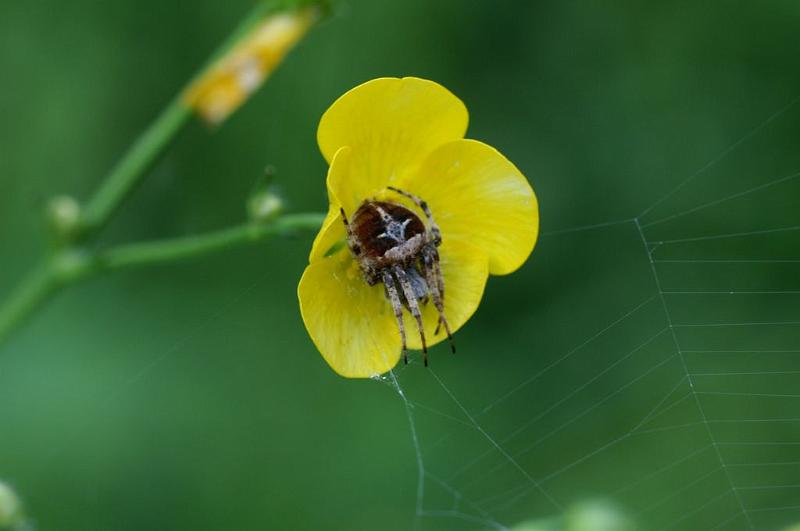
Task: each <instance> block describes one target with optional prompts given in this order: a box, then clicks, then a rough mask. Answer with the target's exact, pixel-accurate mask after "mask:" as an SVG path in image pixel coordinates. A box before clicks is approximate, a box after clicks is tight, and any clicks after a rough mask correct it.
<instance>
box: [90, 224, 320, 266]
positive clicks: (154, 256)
mask: <svg viewBox="0 0 800 531" xmlns="http://www.w3.org/2000/svg"><path fill="white" fill-rule="evenodd" d="M323 219H325V216H324V215H323V214H317V213H304V214H288V215H285V216H281V217H279V218H277V219H276V220H275V221H274V222H272V223H268V224H263V223H247V224H244V225H239V226H236V227H231V228H228V229H222V230H218V231H215V232H209V233H206V234H200V235H195V236H186V237H183V238H172V239H168V240H160V241H153V242H143V243H133V244H127V245H120V246H118V247H115V248H112V249H110V250H108V251H106V252H104V253H101V254H100V255H99V256H97V259H96V266H97V267H96V270H100V271H111V270H118V269H126V268H130V267H138V266H147V265H153V264H159V263H164V262H175V261H178V260H185V259H187V258H196V257H199V256H203V255H207V254H212V253H215V252H220V251H225V250H227V249H231V248H234V247H238V246H241V245H246V244H249V243H256V242H259V241H262V240H264V239H266V238H268V237H270V236H283V235H287V234H293V233H295V232H297V231H303V230H319V228H320V226H321V225H322V221H323Z"/></svg>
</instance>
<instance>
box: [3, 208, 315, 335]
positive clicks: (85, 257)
mask: <svg viewBox="0 0 800 531" xmlns="http://www.w3.org/2000/svg"><path fill="white" fill-rule="evenodd" d="M324 219H325V215H324V214H317V213H302V214H287V215H285V216H281V217H278V218H276V219H275V220H274V221H272V222H269V223H256V222H250V223H245V224H242V225H238V226H235V227H231V228H227V229H221V230H218V231H214V232H208V233H206V234H200V235H195V236H185V237H182V238H171V239H166V240H157V241H152V242H142V243H132V244H126V245H120V246H118V247H113V248H111V249H109V250H107V251H104V252H101V253H98V254H95V255H91V254H86V253H81V252H79V251H75V250H74V249H69V248H67V249H64V250H62V251H59V252H57V253H56V254H54V255H53V256H52V258H51V259H50V260H49V261H47V262H45V264H44V265H42V266H40V267H39V268H37V269H34V270H33V271H32V272H31V273H30V274H29V275H28V277H27V278H25V279H24V280H23V281H22V283H21V284H20V285H19V286H18V287H17V288H16V290H15V291H13V292H12V293H11V295H10V296H9V297H8V298H7V299H6V300H5V301H4V302H3V303H2V304H0V344H2V343H3V342H4V341H5V340H6V339H8V337H9V336H10V334H11V332H12V331H14V330H15V329H16V328H17V327H19V326H20V325H21V324H22V323H23V322H24V321H25V320H26V319H27V318H28V317H30V315H31V314H32V313H33V312H34V310H36V309H37V308H38V307H39V306H40V305H41V304H43V303H44V302H45V301H46V300H47V299H48V298H49V297H50V296H52V295H53V294H54V293H55V292H56V291H57V290H58V289H59V288H60V287H63V286H67V285H70V284H74V283H76V282H78V281H80V280H82V279H85V278H87V277H91V276H96V275H98V274H100V273H105V272H109V271H117V270H120V269H128V268H134V267H143V266H149V265H156V264H163V263H168V262H176V261H179V260H185V259H189V258H197V257H200V256H204V255H208V254H213V253H216V252H221V251H226V250H228V249H232V248H234V247H239V246H242V245H246V244H250V243H257V242H260V241H263V240H265V239H267V238H269V237H270V236H283V235H289V234H294V233H296V232H300V231H315V230H319V228H320V226H321V225H322V221H323V220H324Z"/></svg>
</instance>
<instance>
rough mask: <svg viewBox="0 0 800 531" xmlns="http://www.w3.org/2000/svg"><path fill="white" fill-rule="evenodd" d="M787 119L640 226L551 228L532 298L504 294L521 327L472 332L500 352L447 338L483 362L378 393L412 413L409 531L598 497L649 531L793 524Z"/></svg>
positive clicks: (792, 164)
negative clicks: (775, 143) (485, 336)
mask: <svg viewBox="0 0 800 531" xmlns="http://www.w3.org/2000/svg"><path fill="white" fill-rule="evenodd" d="M798 107H800V105H798V99H795V100H793V101H791V102H789V103H788V104H787V105H786V106H784V107H783V108H781V109H779V110H777V111H776V112H775V113H774V114H772V115H771V116H769V117H768V118H767V119H765V120H764V121H763V122H762V123H759V124H757V125H756V126H755V127H754V128H753V129H751V130H750V131H747V132H746V134H744V135H743V136H742V137H741V138H739V139H738V140H736V141H735V142H733V143H732V144H730V146H729V147H728V148H727V149H725V150H724V151H723V152H721V153H719V154H718V155H717V156H716V157H714V158H712V159H711V160H710V161H709V162H708V163H707V164H705V165H704V166H702V167H700V168H699V169H698V170H697V171H696V172H694V173H693V174H691V175H689V176H687V177H686V178H685V179H684V180H683V181H679V180H678V179H676V181H678V184H677V185H675V186H674V187H673V188H672V189H669V190H667V191H665V192H664V194H663V195H662V196H660V197H658V198H657V199H655V200H653V201H652V202H651V203H650V204H647V205H644V206H643V207H642V208H643V209H642V211H641V212H640V213H638V215H636V216H635V217H632V218H630V219H622V220H613V221H610V222H603V223H598V224H592V225H588V226H581V227H574V228H568V229H563V230H557V231H551V232H545V233H544V234H543V236H542V239H541V241H540V243H539V246H538V248H537V256H536V257H535V258H534V260H535V261H536V262H537V266H536V267H538V271H536V273H535V274H537V275H540V276H541V277H543V279H542V280H541V284H540V286H541V290H540V293H539V294H535V295H533V298H532V299H531V300H530V301H528V300H523V299H522V298H520V297H519V296H518V297H515V296H514V295H513V286H511V288H505V287H502V288H501V289H502V290H503V293H501V294H500V296H498V300H499V299H500V298H501V297H504V298H508V299H510V300H511V306H512V307H511V309H510V310H509V311H510V313H512V314H514V313H515V312H516V314H517V315H518V317H517V318H513V317H509V318H506V317H505V316H502V317H501V316H489V317H487V318H485V319H486V320H487V322H489V323H491V326H492V327H494V329H495V330H499V331H500V333H501V334H505V339H504V341H503V345H500V346H497V345H493V344H491V343H488V342H481V338H479V337H472V336H470V335H469V332H468V331H467V332H462V334H460V338H459V339H460V340H461V341H460V342H461V344H462V345H463V344H467V345H468V346H467V347H466V348H467V349H473V348H477V349H480V350H481V356H480V357H479V360H482V361H475V359H473V358H478V357H477V356H470V357H469V358H470V359H465V357H460V358H459V359H458V362H457V363H448V362H446V360H444V361H445V362H444V363H442V362H441V358H440V359H439V360H437V359H436V357H435V356H434V358H433V364H432V368H431V369H429V370H422V369H421V367H419V366H416V365H419V364H418V363H414V362H412V364H411V365H409V366H408V367H400V368H398V369H396V370H395V371H394V372H392V373H390V374H388V375H387V376H385V377H382V378H380V379H379V381H381V382H382V383H384V384H386V385H387V386H388V387H389V388H391V389H392V390H393V392H395V393H396V394H397V395H398V396H399V397H400V399H401V400H402V403H403V405H404V407H405V409H406V413H407V416H408V421H409V427H410V432H411V443H412V445H413V449H414V456H415V459H416V464H417V472H418V485H417V496H416V506H415V517H414V527H415V528H416V529H451V528H452V529H465V528H468V529H487V528H494V529H509V528H511V527H513V526H514V525H515V524H517V523H519V522H522V521H526V520H530V519H531V518H545V517H548V516H551V515H557V514H560V513H562V512H563V511H565V510H568V509H569V508H570V507H571V506H573V505H574V504H575V503H578V502H580V501H581V500H585V499H591V498H604V499H607V500H612V501H613V502H615V503H616V504H618V505H619V506H620V507H622V508H623V510H624V511H625V512H626V513H627V514H628V515H630V516H631V517H632V518H633V519H634V520H635V521H636V522H637V523H638V526H640V527H638V528H642V529H654V530H683V529H686V530H691V529H704V530H729V531H733V530H740V529H741V530H754V529H779V528H780V527H782V526H784V525H788V524H791V523H793V522H796V521H798V520H800V409H798V406H800V391H798V390H799V389H800V245H799V244H800V204H798V198H800V155H792V156H789V157H788V158H787V157H783V158H782V159H781V160H780V163H777V162H774V163H770V164H765V162H764V160H765V159H766V158H768V157H770V153H771V151H770V145H771V140H773V139H776V138H785V137H786V135H792V136H793V137H795V138H796V137H797V136H798V126H797V125H796V124H797V123H800V121H798V118H800V110H798ZM745 147H746V149H744V148H745ZM753 159H755V160H756V161H758V162H759V164H754V163H752V160H753ZM764 167H769V168H770V169H771V171H772V173H770V174H765V173H764V170H763V168H764ZM755 168H760V169H759V170H758V172H755V171H753V169H755ZM542 262H545V263H544V264H543V263H542ZM565 263H569V264H572V267H571V268H569V269H568V270H566V271H564V270H563V268H564V264H565ZM556 270H557V271H556ZM520 274H521V273H520ZM532 274H534V273H532ZM595 277H604V278H605V279H606V280H605V281H604V282H599V283H596V284H593V283H592V279H593V278H595ZM609 279H610V280H609ZM545 283H547V284H545ZM501 284H502V281H501ZM553 286H555V287H553ZM493 289H494V288H493ZM492 291H493V290H492V289H490V290H488V291H487V297H492V295H491V293H492ZM490 304H491V301H490ZM531 306H540V307H545V308H546V311H537V310H536V309H533V310H532V309H531ZM476 318H477V319H482V317H480V314H479V316H478V317H476ZM538 320H541V323H537V322H536V321H538ZM587 323H594V326H592V327H586V324H587ZM465 335H466V337H465ZM486 341H488V340H486ZM475 343H477V344H475ZM498 351H500V352H502V356H503V358H504V359H503V360H502V361H499V360H498V361H497V362H496V363H495V362H491V361H490V362H488V363H487V362H486V361H485V360H487V359H489V360H491V358H493V357H494V354H495V352H498ZM509 352H511V353H512V354H508V353H509ZM509 355H510V356H512V357H513V358H514V359H507V357H508V356H509ZM439 356H443V354H439ZM509 426H511V428H509Z"/></svg>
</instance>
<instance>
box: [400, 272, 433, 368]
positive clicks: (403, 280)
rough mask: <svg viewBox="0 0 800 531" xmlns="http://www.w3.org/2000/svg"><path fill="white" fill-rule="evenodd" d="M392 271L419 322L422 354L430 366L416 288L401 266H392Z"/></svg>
mask: <svg viewBox="0 0 800 531" xmlns="http://www.w3.org/2000/svg"><path fill="white" fill-rule="evenodd" d="M392 271H393V272H394V275H395V277H397V281H398V282H399V283H400V287H401V288H402V289H403V295H405V298H406V304H407V305H408V309H409V311H410V312H411V315H413V316H414V319H416V320H417V329H418V330H419V337H420V339H421V340H422V353H423V361H424V363H425V366H426V367H427V366H428V344H427V342H426V341H425V328H424V327H423V326H422V315H421V314H420V311H419V304H417V296H416V295H415V294H414V288H412V287H411V283H410V282H409V280H408V276H407V275H406V272H405V271H403V268H402V267H400V266H399V265H397V264H395V265H394V266H392Z"/></svg>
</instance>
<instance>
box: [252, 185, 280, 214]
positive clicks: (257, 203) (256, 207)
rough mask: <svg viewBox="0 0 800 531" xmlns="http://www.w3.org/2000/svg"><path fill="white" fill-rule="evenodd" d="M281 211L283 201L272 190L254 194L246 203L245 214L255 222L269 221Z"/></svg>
mask: <svg viewBox="0 0 800 531" xmlns="http://www.w3.org/2000/svg"><path fill="white" fill-rule="evenodd" d="M282 211H283V199H282V198H281V197H280V196H279V195H278V194H276V193H275V192H274V191H272V190H268V189H267V190H262V191H259V192H256V193H255V194H253V196H252V197H250V199H249V201H248V202H247V214H248V216H249V217H250V219H251V220H252V221H255V222H265V221H270V220H272V219H274V218H275V217H276V216H277V215H278V214H280V213H281V212H282Z"/></svg>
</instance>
